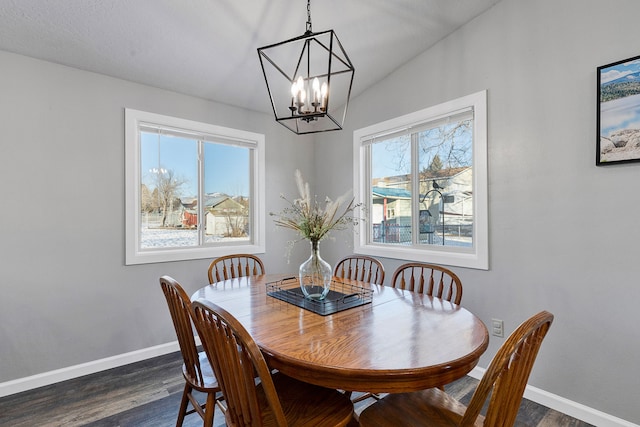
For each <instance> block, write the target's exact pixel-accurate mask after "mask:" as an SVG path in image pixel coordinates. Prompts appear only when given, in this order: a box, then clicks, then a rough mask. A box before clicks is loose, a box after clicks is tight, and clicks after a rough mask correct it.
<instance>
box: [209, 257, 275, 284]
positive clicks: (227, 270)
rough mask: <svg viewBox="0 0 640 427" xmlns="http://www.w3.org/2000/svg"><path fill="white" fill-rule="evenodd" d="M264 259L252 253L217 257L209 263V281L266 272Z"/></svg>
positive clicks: (213, 281)
mask: <svg viewBox="0 0 640 427" xmlns="http://www.w3.org/2000/svg"><path fill="white" fill-rule="evenodd" d="M264 273H265V271H264V264H263V263H262V260H261V259H260V258H258V257H257V256H255V255H251V254H233V255H225V256H222V257H220V258H216V259H214V260H213V261H211V264H209V283H212V284H213V283H215V282H220V281H222V280H227V279H235V278H236V277H243V276H256V275H259V274H264Z"/></svg>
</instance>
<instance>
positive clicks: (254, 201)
mask: <svg viewBox="0 0 640 427" xmlns="http://www.w3.org/2000/svg"><path fill="white" fill-rule="evenodd" d="M125 128H126V131H125V144H126V149H125V153H126V204H125V205H126V263H127V264H143V263H151V262H164V261H179V260H187V259H198V258H209V257H217V256H220V255H223V254H227V253H230V252H243V253H260V252H264V247H265V245H264V240H265V238H264V234H265V220H264V218H265V216H266V215H265V203H264V194H265V185H264V174H265V167H264V135H261V134H255V133H251V132H245V131H240V130H235V129H228V128H224V127H220V126H214V125H210V124H206V123H198V122H194V121H190V120H184V119H178V118H174V117H168V116H162V115H159V114H153V113H147V112H143V111H137V110H131V109H126V110H125Z"/></svg>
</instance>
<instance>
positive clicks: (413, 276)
mask: <svg viewBox="0 0 640 427" xmlns="http://www.w3.org/2000/svg"><path fill="white" fill-rule="evenodd" d="M391 286H392V287H394V288H399V289H407V290H409V291H413V292H419V293H425V294H427V295H430V296H434V297H438V298H442V299H445V300H447V301H451V302H453V303H454V304H458V305H459V304H460V301H462V282H461V281H460V278H459V277H458V276H457V275H456V274H455V273H454V272H453V271H451V270H449V269H448V268H445V267H442V266H439V265H435V264H426V263H422V262H409V263H406V264H402V265H401V266H400V267H398V268H397V269H396V271H395V272H394V273H393V278H392V279H391Z"/></svg>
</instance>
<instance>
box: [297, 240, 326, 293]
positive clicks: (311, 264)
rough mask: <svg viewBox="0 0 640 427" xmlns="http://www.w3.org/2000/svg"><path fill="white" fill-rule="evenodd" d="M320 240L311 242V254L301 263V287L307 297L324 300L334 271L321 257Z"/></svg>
mask: <svg viewBox="0 0 640 427" xmlns="http://www.w3.org/2000/svg"><path fill="white" fill-rule="evenodd" d="M318 243H319V242H313V241H312V242H311V256H310V257H309V259H308V260H306V261H305V262H303V263H302V264H300V276H299V277H300V288H301V289H302V293H303V294H304V296H305V298H309V299H313V300H322V299H324V298H325V297H326V296H327V294H328V293H329V288H330V286H331V278H332V276H333V271H332V270H331V266H330V265H329V263H328V262H326V261H325V260H323V259H322V258H321V257H320V251H319V249H318Z"/></svg>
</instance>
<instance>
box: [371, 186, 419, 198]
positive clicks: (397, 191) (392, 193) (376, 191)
mask: <svg viewBox="0 0 640 427" xmlns="http://www.w3.org/2000/svg"><path fill="white" fill-rule="evenodd" d="M372 190H373V195H374V196H378V197H386V198H387V199H410V198H411V193H410V192H409V190H405V189H404V188H394V187H373V189H372Z"/></svg>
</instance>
